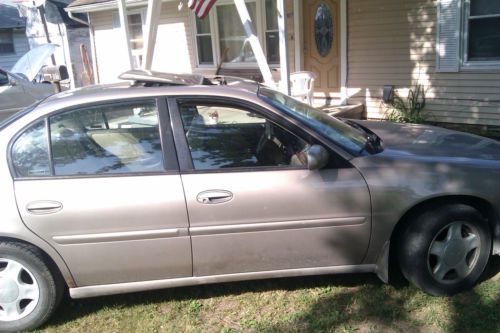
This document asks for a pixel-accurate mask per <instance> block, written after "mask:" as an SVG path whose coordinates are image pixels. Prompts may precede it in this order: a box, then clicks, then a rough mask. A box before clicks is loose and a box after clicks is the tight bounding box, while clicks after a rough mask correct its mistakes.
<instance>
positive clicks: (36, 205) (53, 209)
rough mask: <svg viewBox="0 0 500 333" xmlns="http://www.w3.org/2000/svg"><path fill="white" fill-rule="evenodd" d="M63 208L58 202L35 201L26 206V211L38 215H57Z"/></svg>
mask: <svg viewBox="0 0 500 333" xmlns="http://www.w3.org/2000/svg"><path fill="white" fill-rule="evenodd" d="M62 208H63V205H62V203H60V202H57V201H33V202H30V203H29V204H27V205H26V210H27V211H28V212H30V213H32V214H36V215H43V214H53V213H57V212H58V211H60V210H61V209H62Z"/></svg>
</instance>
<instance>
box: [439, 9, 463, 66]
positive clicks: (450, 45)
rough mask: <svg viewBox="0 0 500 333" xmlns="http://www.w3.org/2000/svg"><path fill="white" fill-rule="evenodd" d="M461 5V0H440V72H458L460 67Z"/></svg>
mask: <svg viewBox="0 0 500 333" xmlns="http://www.w3.org/2000/svg"><path fill="white" fill-rule="evenodd" d="M461 7H462V1H461V0H439V1H438V10H437V13H438V18H437V19H438V27H437V46H436V51H437V66H436V70H437V71H438V72H458V71H459V69H460V35H461V24H460V21H461V20H460V17H461Z"/></svg>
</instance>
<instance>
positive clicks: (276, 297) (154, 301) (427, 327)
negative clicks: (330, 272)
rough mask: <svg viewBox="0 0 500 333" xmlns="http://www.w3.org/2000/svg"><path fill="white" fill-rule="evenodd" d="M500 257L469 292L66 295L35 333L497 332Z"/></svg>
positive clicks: (386, 289)
mask: <svg viewBox="0 0 500 333" xmlns="http://www.w3.org/2000/svg"><path fill="white" fill-rule="evenodd" d="M499 272H500V258H499V257H494V260H493V263H492V265H491V267H490V268H489V271H488V273H487V274H486V276H485V281H483V282H482V283H481V284H480V285H479V286H477V287H476V288H475V289H474V290H472V291H470V292H466V293H462V294H460V295H457V296H454V297H451V298H444V297H443V298H441V297H432V296H429V295H427V294H424V293H422V292H420V291H419V290H418V289H416V288H415V287H412V286H408V285H407V284H405V283H404V282H401V283H398V284H397V285H396V286H391V285H384V284H383V283H381V282H380V281H379V280H378V279H377V278H376V277H375V276H373V275H370V274H367V275H361V274H356V275H336V276H322V277H307V278H289V279H278V280H264V281H252V282H239V283H226V284H217V285H206V286H200V287H186V288H176V289H170V290H160V291H152V292H145V293H136V294H128V295H119V296H109V297H98V298H93V299H83V300H69V299H66V300H64V301H63V303H62V304H61V307H60V308H59V310H58V311H57V312H56V314H55V315H54V316H53V318H52V320H51V321H50V322H49V323H48V324H47V325H46V326H45V327H43V328H42V329H41V330H40V331H39V332H47V333H48V332H85V333H88V332H117V333H118V332H225V333H229V332H407V333H409V332H425V333H427V332H487V333H495V332H500V273H499Z"/></svg>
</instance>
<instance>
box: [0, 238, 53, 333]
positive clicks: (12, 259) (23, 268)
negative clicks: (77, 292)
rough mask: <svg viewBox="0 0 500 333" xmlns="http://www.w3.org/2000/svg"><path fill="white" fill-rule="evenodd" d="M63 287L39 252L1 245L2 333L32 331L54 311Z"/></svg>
mask: <svg viewBox="0 0 500 333" xmlns="http://www.w3.org/2000/svg"><path fill="white" fill-rule="evenodd" d="M62 293H63V285H62V283H61V281H60V279H58V278H57V276H55V275H54V274H52V272H51V271H50V269H49V268H48V267H47V265H46V263H45V262H44V260H43V258H42V256H41V255H40V253H39V252H38V251H37V250H36V249H35V248H33V247H31V246H29V245H25V244H19V243H11V242H1V243H0V331H1V332H15V331H21V330H31V329H34V328H36V327H38V326H40V325H42V324H43V323H44V322H45V321H46V320H47V319H48V318H49V317H50V315H51V314H52V313H53V312H54V310H55V309H56V307H57V305H58V303H59V300H60V299H61V296H62Z"/></svg>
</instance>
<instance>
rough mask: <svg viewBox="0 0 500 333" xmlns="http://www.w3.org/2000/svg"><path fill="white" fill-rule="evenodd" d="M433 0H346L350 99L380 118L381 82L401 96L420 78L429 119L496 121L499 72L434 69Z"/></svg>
mask: <svg viewBox="0 0 500 333" xmlns="http://www.w3.org/2000/svg"><path fill="white" fill-rule="evenodd" d="M437 5H438V1H437V0H407V1H404V2H402V1H400V0H349V1H348V15H349V20H348V22H349V23H348V24H349V26H348V92H349V95H350V98H349V103H362V104H365V105H366V107H367V113H368V117H369V118H383V117H384V112H385V111H386V110H387V107H386V106H385V105H384V104H383V102H382V88H383V86H384V85H394V86H396V88H397V90H398V91H399V92H400V94H401V95H403V96H406V94H407V91H408V88H410V87H412V86H414V85H415V84H416V83H420V84H422V85H423V86H424V88H425V89H426V91H427V106H426V109H425V110H426V112H428V113H429V116H430V118H429V120H431V121H435V122H450V123H463V124H481V125H496V126H500V72H495V71H489V72H485V71H472V70H471V71H465V72H457V73H453V72H446V73H443V72H438V71H437V68H436V57H437V54H436V49H437V48H436V45H437V26H438V25H437V21H436V18H437V8H438V6H437Z"/></svg>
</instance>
